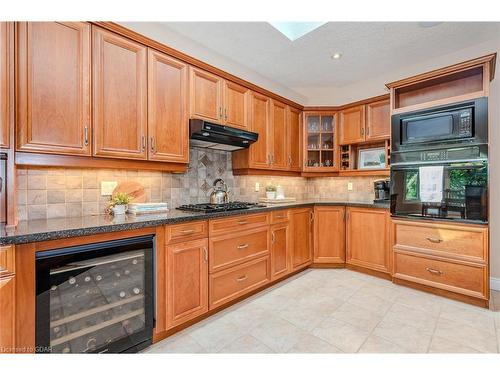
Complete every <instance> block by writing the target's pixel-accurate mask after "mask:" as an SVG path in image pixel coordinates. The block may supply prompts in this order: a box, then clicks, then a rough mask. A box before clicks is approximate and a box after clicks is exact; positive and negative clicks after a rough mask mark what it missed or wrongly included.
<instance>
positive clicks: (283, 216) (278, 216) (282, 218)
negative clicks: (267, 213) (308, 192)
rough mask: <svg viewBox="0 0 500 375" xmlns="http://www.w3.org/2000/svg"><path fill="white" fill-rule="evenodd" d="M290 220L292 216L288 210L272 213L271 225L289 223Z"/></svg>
mask: <svg viewBox="0 0 500 375" xmlns="http://www.w3.org/2000/svg"><path fill="white" fill-rule="evenodd" d="M288 220H290V215H289V211H288V210H282V211H272V212H271V224H278V223H284V222H287V221H288Z"/></svg>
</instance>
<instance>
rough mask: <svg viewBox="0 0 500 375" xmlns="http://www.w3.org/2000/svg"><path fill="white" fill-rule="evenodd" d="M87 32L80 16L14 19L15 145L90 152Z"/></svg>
mask: <svg viewBox="0 0 500 375" xmlns="http://www.w3.org/2000/svg"><path fill="white" fill-rule="evenodd" d="M90 37H91V34H90V25H89V24H87V23H85V22H20V23H18V28H17V45H18V48H17V64H18V65H17V68H18V73H17V74H18V87H17V93H18V94H17V114H18V117H17V150H18V151H29V152H41V153H54V154H67V155H81V156H90V154H91V147H90V137H91V132H92V126H91V104H90V103H91V101H90V82H91V79H90V63H91V61H90V56H91V51H90ZM122 63H124V61H120V63H119V64H118V65H120V66H121V65H122ZM110 68H112V69H116V67H110ZM118 94H122V95H124V93H117V95H118ZM103 104H106V106H107V107H108V108H109V105H110V104H111V105H112V103H110V102H107V103H103ZM124 112H125V111H124ZM120 125H123V124H120ZM117 134H123V132H121V131H120V132H117V131H115V133H114V134H113V136H112V138H117V139H118V138H121V137H117Z"/></svg>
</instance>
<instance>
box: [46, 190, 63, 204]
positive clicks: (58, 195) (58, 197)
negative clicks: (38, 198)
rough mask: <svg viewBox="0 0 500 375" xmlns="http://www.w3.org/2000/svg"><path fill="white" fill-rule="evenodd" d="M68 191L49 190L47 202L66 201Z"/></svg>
mask: <svg viewBox="0 0 500 375" xmlns="http://www.w3.org/2000/svg"><path fill="white" fill-rule="evenodd" d="M65 202H66V191H64V190H47V203H48V204H54V203H65Z"/></svg>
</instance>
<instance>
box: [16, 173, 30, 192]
mask: <svg viewBox="0 0 500 375" xmlns="http://www.w3.org/2000/svg"><path fill="white" fill-rule="evenodd" d="M16 177H17V180H16V188H17V189H18V190H26V189H27V188H28V177H27V176H26V175H23V174H19V173H18V174H17V176H16Z"/></svg>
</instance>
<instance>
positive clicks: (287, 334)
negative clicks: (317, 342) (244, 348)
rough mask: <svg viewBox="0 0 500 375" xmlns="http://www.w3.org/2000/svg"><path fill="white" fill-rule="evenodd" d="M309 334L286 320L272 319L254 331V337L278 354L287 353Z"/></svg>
mask: <svg viewBox="0 0 500 375" xmlns="http://www.w3.org/2000/svg"><path fill="white" fill-rule="evenodd" d="M306 335H307V333H305V332H304V331H303V330H301V329H299V328H297V327H296V326H295V325H293V324H292V323H290V322H288V321H286V320H285V319H281V318H277V317H274V316H272V317H270V318H269V319H267V320H265V321H264V322H262V323H261V324H259V325H258V326H256V327H255V328H253V330H252V336H254V337H255V338H257V339H258V340H259V341H261V342H263V343H264V344H265V345H267V346H268V347H269V348H271V349H272V350H273V351H275V352H277V353H285V352H287V351H288V350H290V349H291V348H292V347H293V346H294V345H295V344H297V343H298V342H299V341H300V340H302V339H303V338H304V337H305V336H306Z"/></svg>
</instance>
